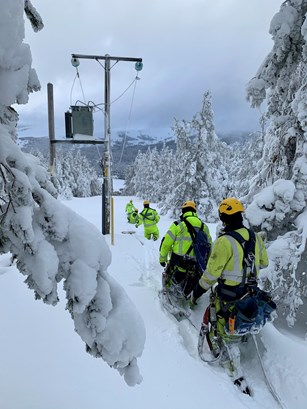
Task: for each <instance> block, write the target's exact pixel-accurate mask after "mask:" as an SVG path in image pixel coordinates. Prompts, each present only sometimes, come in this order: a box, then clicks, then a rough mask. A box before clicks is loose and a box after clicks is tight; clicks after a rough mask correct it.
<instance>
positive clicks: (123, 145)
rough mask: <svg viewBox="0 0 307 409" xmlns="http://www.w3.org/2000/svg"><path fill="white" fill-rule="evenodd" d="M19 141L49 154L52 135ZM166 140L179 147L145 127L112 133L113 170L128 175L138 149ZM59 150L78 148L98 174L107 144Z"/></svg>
mask: <svg viewBox="0 0 307 409" xmlns="http://www.w3.org/2000/svg"><path fill="white" fill-rule="evenodd" d="M250 137H252V134H251V133H250V132H230V133H227V134H226V133H224V134H221V135H220V138H221V139H222V140H223V141H225V142H226V143H228V144H232V143H235V142H243V140H245V139H247V138H250ZM17 143H18V144H19V145H20V146H21V148H22V150H23V151H24V152H30V153H33V152H34V153H35V152H36V151H39V152H41V154H42V155H43V156H44V157H46V158H49V139H48V138H47V137H35V138H34V137H31V136H27V137H19V139H18V141H17ZM163 143H165V144H166V145H168V146H169V147H170V148H171V149H175V148H176V142H175V138H172V137H170V136H169V135H168V136H164V137H163V136H161V137H160V136H159V137H157V136H152V135H147V134H145V133H143V132H141V131H137V132H130V131H129V132H126V133H125V132H122V131H120V132H118V133H116V134H114V135H112V139H111V147H112V148H111V149H112V158H113V174H115V175H116V176H118V177H119V178H124V177H125V175H126V173H127V167H128V166H129V165H131V164H132V163H133V162H134V160H135V158H136V156H137V154H138V152H139V151H140V152H146V151H147V149H148V148H150V149H153V148H157V149H158V150H160V149H162V147H163ZM55 148H56V153H57V152H59V151H60V150H61V151H63V152H65V151H66V150H68V149H75V150H76V149H78V150H81V152H82V153H83V154H84V155H85V156H86V157H87V159H88V161H89V162H90V164H91V165H92V166H93V168H94V169H95V170H96V172H97V173H98V174H100V173H101V166H100V163H101V158H102V156H103V151H104V145H91V144H75V143H74V144H69V143H56V144H55Z"/></svg>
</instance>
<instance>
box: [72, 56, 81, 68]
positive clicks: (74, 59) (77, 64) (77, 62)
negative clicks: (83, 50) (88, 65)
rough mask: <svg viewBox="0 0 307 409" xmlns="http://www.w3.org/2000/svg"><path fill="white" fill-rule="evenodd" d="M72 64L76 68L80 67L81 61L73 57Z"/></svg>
mask: <svg viewBox="0 0 307 409" xmlns="http://www.w3.org/2000/svg"><path fill="white" fill-rule="evenodd" d="M71 65H72V66H73V67H75V68H77V67H79V65H80V62H79V60H78V58H74V57H73V58H72V59H71Z"/></svg>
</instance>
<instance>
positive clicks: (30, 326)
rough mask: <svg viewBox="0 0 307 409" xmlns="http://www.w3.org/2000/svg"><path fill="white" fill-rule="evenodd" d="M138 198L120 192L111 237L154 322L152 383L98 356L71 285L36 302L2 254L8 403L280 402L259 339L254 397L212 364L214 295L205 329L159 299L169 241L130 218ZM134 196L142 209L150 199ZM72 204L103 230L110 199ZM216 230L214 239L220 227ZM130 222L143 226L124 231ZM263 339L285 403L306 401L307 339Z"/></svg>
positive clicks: (117, 264) (2, 362)
mask: <svg viewBox="0 0 307 409" xmlns="http://www.w3.org/2000/svg"><path fill="white" fill-rule="evenodd" d="M129 199H130V197H123V196H116V197H115V198H114V203H115V229H114V231H115V236H114V238H115V241H114V245H111V244H110V237H109V236H106V240H107V242H108V244H109V246H110V249H111V252H112V263H111V266H110V267H109V273H110V274H111V275H112V276H114V278H115V279H116V280H117V281H118V282H119V283H120V284H121V285H122V286H123V287H124V289H125V291H126V292H127V294H128V296H129V297H130V298H131V300H132V301H133V303H134V304H135V305H136V307H137V309H138V311H139V312H140V314H141V316H142V318H143V320H144V322H145V325H146V343H145V349H144V352H143V355H142V357H141V358H140V359H139V367H140V371H141V374H142V376H143V382H142V383H141V384H140V385H137V386H135V387H129V386H127V385H126V383H125V382H124V380H123V379H122V378H121V377H120V375H119V374H118V372H117V371H114V370H113V369H111V368H109V367H108V365H107V364H105V363H104V362H103V361H102V360H100V359H95V358H92V357H91V356H90V355H88V354H87V353H86V352H85V351H84V344H83V342H82V341H81V339H80V338H79V336H78V335H77V334H75V333H74V329H73V321H72V320H71V318H70V316H69V314H68V312H67V311H65V296H64V292H61V293H60V296H61V301H60V303H59V304H58V305H57V306H56V307H51V306H47V305H44V304H43V303H42V302H41V301H35V300H34V296H33V293H32V292H31V291H30V290H28V289H27V287H26V285H25V284H23V277H22V275H21V274H20V273H18V272H17V270H16V268H15V266H10V256H9V255H4V256H1V257H0V274H2V275H1V284H2V285H1V287H0V288H1V290H0V291H1V295H0V309H1V334H2V336H1V340H2V348H1V352H0V367H1V382H0V407H1V409H54V408H57V409H87V408H91V409H98V408H101V407H104V406H105V407H108V409H117V408H122V407H127V408H134V409H141V408H142V409H143V408H144V407H145V408H146V409H156V408H160V409H169V408H171V409H173V408H174V409H175V408H176V409H190V408H191V407H198V408H200V407H215V408H217V409H218V408H224V407H226V406H227V408H228V409H240V408H242V409H243V408H244V409H246V408H251V409H252V408H255V409H256V408H257V409H259V408H268V409H269V408H270V409H274V408H278V407H279V405H278V404H277V403H276V402H275V400H274V399H273V397H272V395H271V394H270V392H269V390H268V388H267V386H266V384H265V382H264V378H263V374H262V371H261V367H260V364H259V361H258V358H257V355H256V351H255V347H254V346H253V344H252V343H249V344H248V345H246V346H245V347H244V348H243V350H242V363H243V367H244V370H245V372H246V377H247V379H248V381H249V384H250V386H251V388H252V389H253V392H254V396H253V397H252V398H251V397H248V396H245V395H243V394H241V393H240V392H239V391H238V390H237V389H236V387H235V386H233V385H232V383H231V382H230V379H229V378H228V376H227V375H226V374H225V373H224V371H223V369H222V368H219V367H218V368H216V367H212V366H211V367H210V366H208V365H207V364H205V363H203V362H202V361H201V360H200V359H199V357H198V355H197V337H198V330H199V325H200V322H201V319H202V314H203V311H204V309H205V306H206V304H207V301H208V299H207V296H206V295H205V296H204V297H203V299H202V301H201V303H200V304H199V306H198V309H197V310H196V311H195V312H193V317H192V318H193V322H194V323H195V324H196V328H194V327H193V326H192V325H191V324H190V323H188V322H187V321H182V322H181V323H180V324H179V323H178V322H177V321H176V320H175V319H174V318H173V317H171V316H170V315H168V314H167V313H166V312H165V311H163V309H162V308H161V305H160V302H159V299H158V291H159V289H160V286H161V285H160V279H161V273H162V267H161V266H160V265H159V262H158V250H159V244H160V240H159V241H157V242H152V241H147V240H146V239H145V238H144V237H143V227H142V226H141V227H139V228H138V229H136V228H135V227H134V226H133V225H129V224H128V223H127V222H126V216H125V212H124V208H125V205H126V203H127V201H128V200H129ZM133 199H134V204H135V205H136V207H138V208H139V209H142V200H140V199H136V198H133ZM65 204H66V205H67V206H68V207H70V208H71V209H73V210H74V211H75V212H76V213H78V214H80V215H82V216H84V217H85V218H86V219H88V220H89V221H90V222H91V223H92V224H93V225H94V226H96V227H97V228H98V229H99V230H100V228H101V198H100V197H93V198H85V199H73V200H70V201H67V202H65ZM153 206H154V205H153ZM157 210H158V209H157ZM171 222H172V220H171V219H169V218H168V217H167V216H162V217H161V220H160V222H159V229H160V234H161V238H162V236H163V234H164V233H165V232H166V231H167V229H168V227H169V225H170V224H171ZM94 226H93V229H94V228H95V227H94ZM209 228H210V232H211V234H212V236H213V237H214V236H215V225H214V224H210V225H209ZM126 230H133V231H136V233H135V234H132V235H128V234H122V233H121V232H122V231H126ZM257 339H258V343H259V345H260V350H261V354H262V359H263V364H264V367H265V370H266V374H267V377H268V378H269V380H270V381H271V383H272V384H273V386H274V388H275V390H276V391H277V393H278V395H279V397H280V399H281V400H282V402H283V404H284V407H285V408H288V409H305V408H306V405H307V353H306V352H307V343H306V341H303V340H300V339H298V338H295V337H294V336H293V337H291V336H289V335H288V334H283V333H281V332H279V331H277V330H276V329H275V328H274V326H273V325H272V324H267V325H266V327H265V328H264V329H263V331H262V333H261V334H260V335H259V336H257ZM263 344H264V345H265V348H264V347H263Z"/></svg>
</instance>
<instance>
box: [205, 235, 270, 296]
mask: <svg viewBox="0 0 307 409" xmlns="http://www.w3.org/2000/svg"><path fill="white" fill-rule="evenodd" d="M235 231H236V232H238V233H239V234H240V235H241V236H242V237H243V238H244V239H245V240H248V239H249V233H248V230H247V229H245V228H241V229H238V230H235ZM255 236H256V246H255V267H256V270H257V274H258V275H259V270H260V268H264V267H267V266H268V265H269V260H268V254H267V251H266V248H265V246H264V243H263V241H262V239H261V237H260V236H259V234H257V233H255ZM243 255H244V253H243V249H242V246H241V244H240V243H239V242H238V241H237V240H235V239H234V238H233V237H231V236H227V233H226V234H225V235H223V236H220V237H218V238H217V239H216V241H215V242H214V244H213V248H212V251H211V254H210V257H209V260H208V263H207V268H206V271H205V272H204V274H203V275H202V277H201V278H200V280H199V284H200V286H201V287H202V288H204V289H205V290H208V289H209V288H210V287H212V285H213V284H215V283H216V282H217V280H218V279H219V278H221V279H223V280H225V281H224V283H225V284H226V285H230V286H235V285H239V284H241V281H242V277H243Z"/></svg>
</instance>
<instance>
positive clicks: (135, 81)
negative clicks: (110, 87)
mask: <svg viewBox="0 0 307 409" xmlns="http://www.w3.org/2000/svg"><path fill="white" fill-rule="evenodd" d="M139 79H140V78H139V77H138V76H136V77H135V79H134V88H133V94H132V99H131V104H130V110H129V115H128V119H127V123H126V127H125V132H124V140H123V147H122V151H121V154H120V157H119V161H118V164H117V167H119V165H120V164H121V161H122V158H123V154H124V150H125V146H126V142H127V127H128V124H129V122H130V119H131V113H132V106H133V102H134V96H135V90H136V84H137V80H139ZM132 84H133V83H132ZM132 84H131V85H132ZM131 85H129V88H130V86H131ZM127 89H128V88H127Z"/></svg>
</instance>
